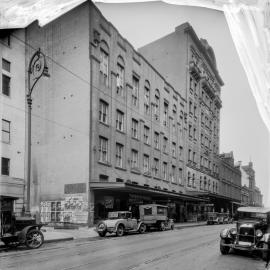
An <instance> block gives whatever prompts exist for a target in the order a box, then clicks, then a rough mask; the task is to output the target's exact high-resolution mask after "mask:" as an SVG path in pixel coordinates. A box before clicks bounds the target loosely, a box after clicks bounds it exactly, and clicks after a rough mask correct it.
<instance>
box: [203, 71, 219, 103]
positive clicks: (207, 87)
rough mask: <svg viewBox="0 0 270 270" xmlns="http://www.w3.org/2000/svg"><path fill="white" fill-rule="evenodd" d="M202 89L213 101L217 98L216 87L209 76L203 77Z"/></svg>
mask: <svg viewBox="0 0 270 270" xmlns="http://www.w3.org/2000/svg"><path fill="white" fill-rule="evenodd" d="M202 88H203V89H204V91H205V92H206V93H207V94H208V95H209V97H210V98H212V99H213V98H214V97H215V96H216V91H215V87H214V85H213V83H212V82H211V81H210V79H209V77H208V76H203V77H202Z"/></svg>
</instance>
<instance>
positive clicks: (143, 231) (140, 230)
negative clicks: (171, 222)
mask: <svg viewBox="0 0 270 270" xmlns="http://www.w3.org/2000/svg"><path fill="white" fill-rule="evenodd" d="M145 231H146V226H145V225H144V224H141V226H140V228H139V233H145Z"/></svg>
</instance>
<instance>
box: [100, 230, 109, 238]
mask: <svg viewBox="0 0 270 270" xmlns="http://www.w3.org/2000/svg"><path fill="white" fill-rule="evenodd" d="M106 233H107V232H106V231H104V232H99V233H98V235H99V236H100V237H105V236H106Z"/></svg>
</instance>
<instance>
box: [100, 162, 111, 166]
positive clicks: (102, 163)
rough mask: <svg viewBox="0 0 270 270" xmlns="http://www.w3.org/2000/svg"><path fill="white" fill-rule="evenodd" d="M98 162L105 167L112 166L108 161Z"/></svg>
mask: <svg viewBox="0 0 270 270" xmlns="http://www.w3.org/2000/svg"><path fill="white" fill-rule="evenodd" d="M98 163H99V164H101V165H104V166H107V167H112V164H111V163H109V162H103V161H98Z"/></svg>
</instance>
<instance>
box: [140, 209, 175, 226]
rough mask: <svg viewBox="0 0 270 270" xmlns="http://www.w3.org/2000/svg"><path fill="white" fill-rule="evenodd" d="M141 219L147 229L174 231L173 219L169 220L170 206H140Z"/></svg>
mask: <svg viewBox="0 0 270 270" xmlns="http://www.w3.org/2000/svg"><path fill="white" fill-rule="evenodd" d="M139 211H140V219H141V221H142V222H143V223H144V224H145V225H146V227H147V229H150V228H153V227H154V228H156V229H159V230H161V231H164V230H166V229H171V230H173V229H174V221H173V219H169V218H168V206H166V205H160V204H144V205H140V206H139Z"/></svg>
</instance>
